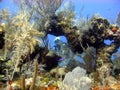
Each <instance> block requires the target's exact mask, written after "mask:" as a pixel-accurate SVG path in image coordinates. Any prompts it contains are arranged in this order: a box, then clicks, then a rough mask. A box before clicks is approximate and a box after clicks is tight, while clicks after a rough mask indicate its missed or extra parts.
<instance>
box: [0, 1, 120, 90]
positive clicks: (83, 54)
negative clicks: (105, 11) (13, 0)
mask: <svg viewBox="0 0 120 90" xmlns="http://www.w3.org/2000/svg"><path fill="white" fill-rule="evenodd" d="M62 1H63V0H49V1H47V0H34V2H33V0H23V1H22V2H20V3H21V4H20V5H21V9H20V11H19V12H18V13H17V14H15V15H11V14H10V12H9V10H7V9H3V10H0V89H1V90H4V89H7V90H11V89H12V90H15V89H17V90H21V89H22V90H29V89H30V90H48V89H49V90H89V89H92V90H101V89H105V90H110V89H113V90H114V89H118V88H119V87H120V82H119V80H120V65H119V64H120V56H119V53H118V54H117V53H116V52H117V49H118V48H119V46H120V27H119V26H118V25H119V15H118V19H117V25H116V24H111V23H110V22H109V21H108V20H107V19H105V18H103V17H101V16H99V15H97V14H95V15H93V16H92V17H91V18H90V19H88V20H84V19H81V20H82V21H81V20H79V19H78V20H77V21H78V23H76V22H74V21H76V20H75V12H74V9H75V7H74V4H73V3H72V2H69V3H68V2H67V4H66V6H64V7H63V8H62V7H61V8H60V9H59V7H60V6H61V4H62ZM49 34H51V35H54V36H58V37H57V38H56V39H55V40H54V43H55V45H54V46H55V47H52V48H51V47H49V46H50V45H49V43H51V41H49V39H48V37H47V36H48V35H49ZM59 36H65V37H66V39H67V43H65V42H62V41H60V38H59ZM105 40H110V41H111V44H110V45H107V44H106V43H105ZM115 53H116V54H115ZM112 55H113V56H114V59H113V61H111V60H112V59H111V56H112ZM34 60H35V61H34ZM33 62H34V63H35V64H34V63H33ZM32 77H33V78H32ZM118 90H119V89H118Z"/></svg>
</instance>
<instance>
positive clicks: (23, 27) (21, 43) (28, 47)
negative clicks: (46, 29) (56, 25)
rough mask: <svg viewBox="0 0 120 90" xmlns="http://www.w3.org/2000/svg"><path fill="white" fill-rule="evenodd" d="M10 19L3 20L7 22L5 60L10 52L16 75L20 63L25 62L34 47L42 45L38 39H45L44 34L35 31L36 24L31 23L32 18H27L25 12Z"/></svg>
mask: <svg viewBox="0 0 120 90" xmlns="http://www.w3.org/2000/svg"><path fill="white" fill-rule="evenodd" d="M3 14H4V13H3ZM7 15H8V14H7ZM6 17H7V16H6ZM9 17H10V16H9ZM9 17H7V18H5V19H4V18H3V19H4V21H5V37H4V39H5V54H4V58H6V56H7V54H8V53H9V52H8V51H10V59H11V60H12V62H14V63H13V64H14V65H15V68H14V71H13V73H14V72H15V71H16V69H17V67H18V66H19V64H20V62H23V59H24V58H25V57H26V56H27V55H28V54H29V53H32V52H33V51H34V47H35V46H36V45H37V44H38V43H41V42H40V41H39V40H38V39H37V38H36V37H37V36H40V37H43V36H44V33H43V32H39V31H37V30H36V29H35V27H34V23H32V22H30V17H29V16H27V13H26V11H25V10H24V11H21V12H19V13H18V15H16V16H14V17H13V18H11V19H9Z"/></svg>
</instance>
